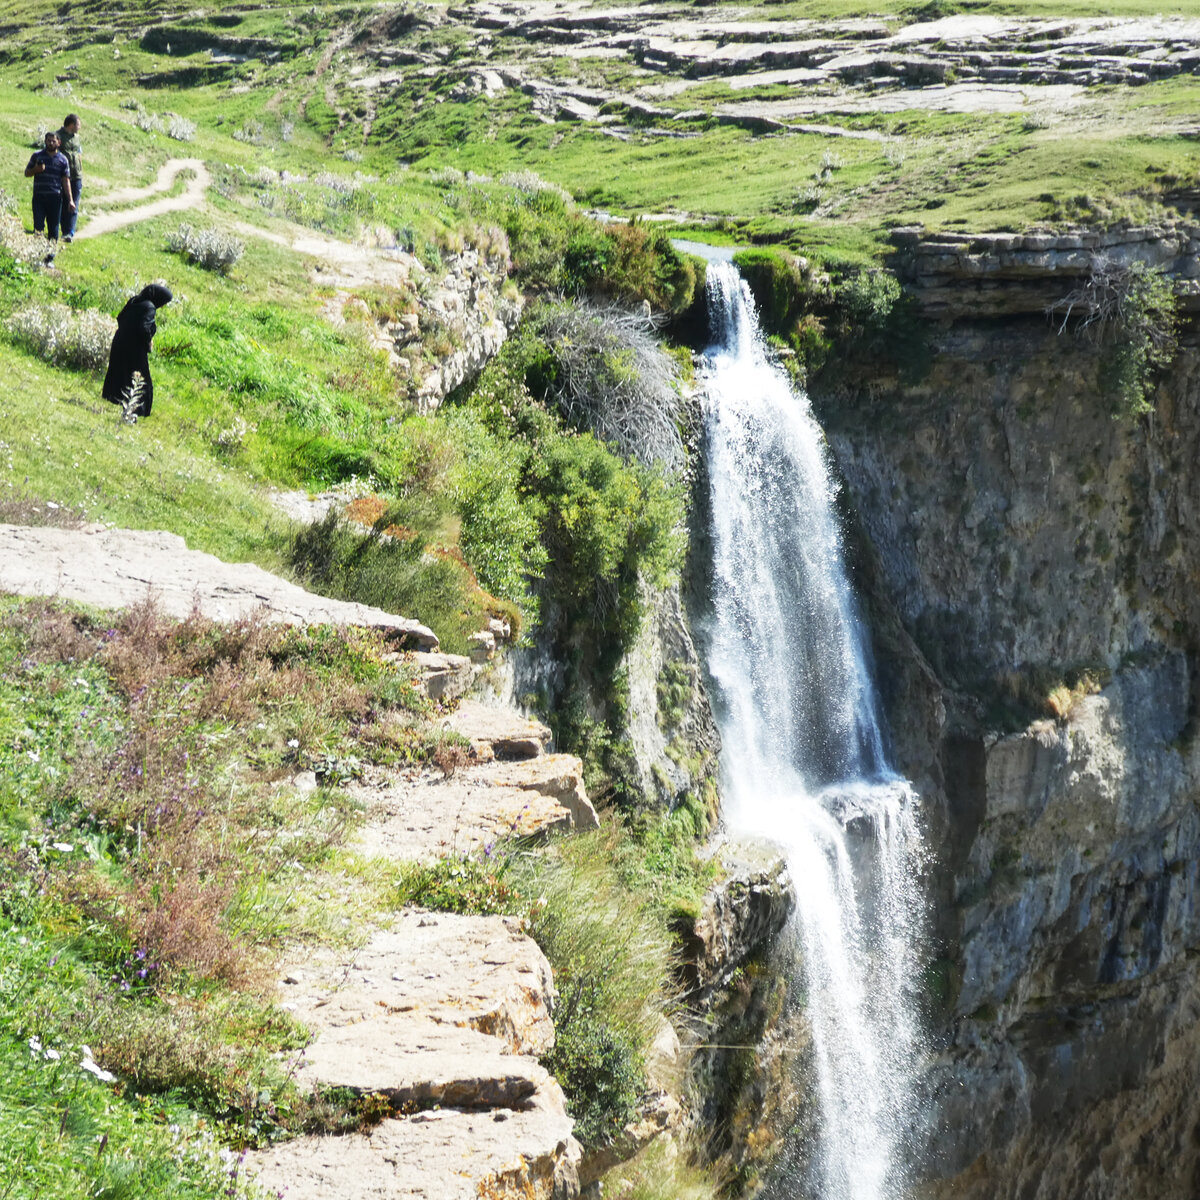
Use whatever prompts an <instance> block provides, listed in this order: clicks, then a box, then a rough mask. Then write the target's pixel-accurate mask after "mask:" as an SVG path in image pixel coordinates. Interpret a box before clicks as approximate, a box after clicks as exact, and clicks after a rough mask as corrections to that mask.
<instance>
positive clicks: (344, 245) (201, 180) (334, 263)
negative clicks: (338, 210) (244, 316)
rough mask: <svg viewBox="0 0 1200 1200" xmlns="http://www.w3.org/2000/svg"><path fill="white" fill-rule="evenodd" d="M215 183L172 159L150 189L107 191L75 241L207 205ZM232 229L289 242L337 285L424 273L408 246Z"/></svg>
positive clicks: (190, 163)
mask: <svg viewBox="0 0 1200 1200" xmlns="http://www.w3.org/2000/svg"><path fill="white" fill-rule="evenodd" d="M184 171H191V172H193V173H194V178H192V179H191V180H189V181H188V185H187V187H186V188H185V189H184V190H183V191H182V192H180V194H179V195H178V196H163V197H162V198H161V199H158V200H151V199H150V197H152V196H156V195H159V194H160V193H162V192H166V191H170V189H171V187H172V186H173V185H174V183H175V180H176V179H177V178H178V177H179V175H180V174H181V173H182V172H184ZM211 185H212V176H211V175H210V174H209V172H208V168H207V167H206V166H205V165H204V162H203V161H202V160H201V159H199V158H172V159H169V160H168V161H167V162H165V163H164V164H163V165H162V166H161V167H160V168H159V169H158V176H157V178H156V179H155V181H154V182H153V183H152V184H150V185H149V186H148V187H127V188H119V189H117V190H115V191H111V192H105V193H104V195H103V196H101V197H99V198H98V199H97V201H96V204H97V205H98V206H99V207H100V210H101V211H99V212H97V213H96V214H95V215H94V216H93V215H91V213H90V212H89V213H88V214H87V219H86V223H85V224H84V225H83V226H82V227H81V228H80V229H79V231H78V233H76V235H75V238H76V241H79V240H81V239H83V238H94V237H100V236H101V235H103V234H106V233H113V232H115V231H116V230H118V229H124V228H125V227H126V226H128V225H135V224H137V223H139V222H141V221H148V220H150V219H151V218H152V217H158V216H162V214H163V213H169V212H187V211H189V210H191V209H196V208H199V207H200V206H201V205H202V204H203V203H204V198H205V194H206V193H207V191H208V189H209V187H210V186H211ZM143 199H145V200H149V203H146V204H139V205H136V206H135V207H133V208H125V209H121V210H119V211H117V212H106V211H104V206H106V205H109V204H126V203H129V202H130V201H135V200H143ZM232 229H233V231H234V232H235V233H237V234H238V236H240V237H245V238H258V239H260V240H261V241H265V242H271V243H273V244H274V245H277V246H286V247H288V248H289V249H290V250H294V251H295V252H296V253H297V254H303V255H306V256H307V257H309V258H313V259H316V260H317V265H316V266H315V267H314V273H315V275H316V276H317V277H318V281H319V282H321V283H324V284H327V285H330V286H333V287H350V288H354V287H361V286H364V285H371V284H375V285H382V286H387V287H398V286H400V285H401V284H403V283H404V281H405V280H406V279H407V278H408V276H409V274H410V273H412V272H414V271H415V272H416V273H417V274H423V273H424V272H423V269H422V267H421V265H420V263H419V261H418V260H417V259H415V258H414V257H413V256H412V255H411V254H408V253H407V252H406V251H404V250H400V249H399V248H397V247H394V246H392V247H389V246H382V245H377V246H370V245H362V244H359V245H356V244H354V243H352V242H343V241H339V240H338V239H336V238H331V237H322V236H321V235H320V234H318V233H315V232H313V231H312V230H308V229H305V230H299V229H296V230H289V232H287V233H281V232H277V231H275V230H271V229H264V228H262V227H261V226H258V225H252V224H251V223H250V222H249V221H235V222H234V223H233V225H232Z"/></svg>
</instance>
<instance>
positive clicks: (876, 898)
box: [704, 263, 920, 1200]
mask: <svg viewBox="0 0 1200 1200" xmlns="http://www.w3.org/2000/svg"><path fill="white" fill-rule="evenodd" d="M708 280H709V283H708V288H709V291H708V301H709V311H710V313H712V323H713V345H712V346H711V347H710V348H709V350H708V351H707V353H706V355H705V367H704V380H705V389H706V395H707V410H706V414H705V437H706V442H707V455H708V460H707V461H708V472H709V481H710V505H711V521H712V538H713V613H712V618H711V621H710V623H709V627H708V629H707V642H708V654H709V670H710V673H711V675H712V677H713V680H714V682H715V683H716V690H717V707H718V723H719V725H720V729H721V740H722V746H723V749H722V756H721V767H722V774H723V777H724V793H725V797H726V805H727V807H726V811H727V816H728V820H729V824H730V825H731V827H733V828H734V829H735V830H737V831H739V832H743V833H747V834H752V835H756V836H762V837H768V838H770V839H772V840H773V841H775V842H779V843H782V844H784V845H785V846H786V848H787V852H788V859H789V865H790V869H791V874H792V879H793V880H794V883H795V888H796V899H797V914H798V921H799V944H800V947H801V952H802V956H803V962H802V966H801V970H802V973H803V979H804V983H805V986H806V988H807V1000H806V1012H807V1016H808V1018H809V1020H810V1022H811V1025H812V1030H813V1044H814V1050H815V1060H816V1074H817V1078H816V1081H815V1082H816V1084H817V1088H818V1094H819V1100H820V1120H819V1126H820V1134H819V1137H820V1145H819V1146H818V1148H817V1153H816V1155H815V1161H816V1166H817V1171H818V1175H819V1178H818V1181H817V1189H818V1190H817V1193H816V1194H817V1195H819V1196H820V1197H821V1200H896V1198H897V1197H899V1196H901V1195H902V1194H903V1192H904V1189H905V1181H906V1166H907V1162H906V1159H907V1153H906V1147H905V1144H904V1143H905V1135H906V1130H908V1129H909V1128H911V1126H912V1123H913V1108H914V1104H915V1100H914V1096H913V1087H912V1079H913V1077H914V1071H915V1067H916V1062H915V1059H916V1057H917V1055H918V1053H919V1048H920V1031H919V1022H918V1020H917V1017H916V1012H915V1005H914V1003H913V995H912V993H913V979H914V975H915V970H916V964H915V954H916V952H915V945H916V940H917V935H918V933H919V928H920V896H919V892H918V889H917V887H916V883H915V878H914V876H915V873H916V866H917V861H918V858H919V855H920V838H919V834H918V832H917V828H916V823H915V819H914V813H913V808H914V803H913V799H914V798H913V795H912V790H911V788H910V787H909V786H908V784H907V783H905V782H904V781H903V780H902V779H900V778H898V777H897V776H896V775H895V774H894V773H893V772H892V771H891V769H890V768H889V766H888V763H887V758H886V754H885V751H884V739H883V735H882V732H881V730H882V727H881V723H880V720H879V716H878V712H877V708H876V701H875V693H874V687H873V682H872V678H871V670H870V664H869V661H868V658H867V653H866V650H865V646H864V640H863V635H862V629H861V622H860V619H859V616H858V613H857V610H856V606H855V603H854V597H853V593H852V592H851V590H850V587H849V584H848V581H847V579H846V574H845V569H844V566H843V562H842V546H841V535H840V530H839V528H838V523H837V519H836V516H835V513H834V505H833V501H834V496H835V489H834V485H833V483H832V482H831V479H830V472H829V465H828V462H827V459H826V452H825V446H824V441H823V437H822V434H821V430H820V427H819V426H818V425H817V423H816V421H815V420H814V418H813V416H812V413H811V411H810V409H809V405H808V401H807V399H806V398H805V397H803V396H802V395H798V394H797V393H796V392H795V391H793V389H792V388H791V386H790V384H789V382H788V380H787V377H786V375H785V374H784V373H783V372H782V371H781V370H780V369H779V368H778V367H777V366H776V365H774V364H773V363H772V362H771V361H770V360H769V359H768V357H767V355H766V352H765V350H764V347H763V344H762V340H761V335H760V333H759V331H758V323H757V319H756V316H755V311H754V304H753V300H752V299H751V296H750V293H749V289H748V288H747V286H746V284H745V282H744V281H743V280H742V279H741V277H740V276H739V275H738V273H737V271H736V270H735V269H734V268H733V267H732V266H729V265H727V264H717V263H713V264H710V265H709V268H708Z"/></svg>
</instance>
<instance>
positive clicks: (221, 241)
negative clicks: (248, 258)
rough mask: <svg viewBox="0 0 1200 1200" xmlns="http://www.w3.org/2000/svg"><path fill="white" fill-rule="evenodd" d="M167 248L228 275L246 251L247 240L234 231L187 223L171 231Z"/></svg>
mask: <svg viewBox="0 0 1200 1200" xmlns="http://www.w3.org/2000/svg"><path fill="white" fill-rule="evenodd" d="M167 249H168V250H170V251H171V253H172V254H179V255H182V256H183V257H184V258H185V259H186V260H187V261H188V262H190V263H193V264H194V265H195V266H198V267H203V268H204V269H205V270H206V271H216V272H217V273H218V274H220V275H227V274H228V273H229V272H230V271H231V270H233V268H234V266H235V264H236V263H237V261H238V259H240V258H241V257H242V255H243V254H244V253H245V251H246V244H245V242H242V241H240V240H239V239H238V238H235V237H234V236H233V235H232V234H228V233H221V232H220V231H219V230H216V229H196V228H194V227H193V226H191V225H187V224H183V225H180V226H179V228H178V229H177V230H176V231H175V232H174V233H168V234H167Z"/></svg>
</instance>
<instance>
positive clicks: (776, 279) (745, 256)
mask: <svg viewBox="0 0 1200 1200" xmlns="http://www.w3.org/2000/svg"><path fill="white" fill-rule="evenodd" d="M733 263H734V266H736V267H737V269H738V270H739V271H740V272H741V274H742V278H743V279H745V280H746V282H747V283H748V284H749V285H750V291H751V292H752V293H753V295H754V302H755V305H756V306H757V308H758V314H759V320H760V322H761V323H762V327H763V328H764V329H765V330H766V331H767V332H768V333H775V334H787V333H790V331H791V330H792V328H793V327H794V325H795V323H796V321H797V320H798V319H799V318H800V316H801V314H802V313H803V312H805V311H806V310H807V309H808V308H809V307H811V304H812V297H813V285H812V282H811V280H810V279H808V278H806V277H805V274H804V271H803V270H802V268H801V266H800V263H799V262H797V260H796V258H795V256H793V255H791V254H788V253H787V251H786V250H782V249H780V248H778V247H775V246H770V247H755V248H753V249H749V250H739V251H738V252H737V253H736V254H735V255H734V256H733Z"/></svg>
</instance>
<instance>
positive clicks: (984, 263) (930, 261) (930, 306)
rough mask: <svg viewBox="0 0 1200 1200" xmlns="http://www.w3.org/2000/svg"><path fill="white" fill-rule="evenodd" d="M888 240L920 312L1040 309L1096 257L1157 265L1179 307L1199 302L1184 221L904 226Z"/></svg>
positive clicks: (1194, 235)
mask: <svg viewBox="0 0 1200 1200" xmlns="http://www.w3.org/2000/svg"><path fill="white" fill-rule="evenodd" d="M892 240H893V242H894V243H895V245H896V253H895V255H894V256H893V265H894V266H895V268H896V271H897V273H898V274H899V275H900V277H901V278H902V279H903V280H904V281H905V283H906V284H908V286H909V291H910V295H912V296H913V297H914V298H915V299H916V300H917V302H918V303H919V304H920V306H921V308H922V310H923V311H924V314H925V315H926V316H927V317H935V318H938V317H940V318H945V317H951V318H953V317H957V316H963V315H967V314H969V315H970V316H971V317H972V318H974V319H979V318H982V317H998V316H1003V317H1009V316H1014V315H1018V314H1026V313H1030V314H1038V315H1041V314H1043V313H1045V312H1046V311H1047V309H1051V308H1053V307H1054V306H1056V305H1058V304H1060V302H1061V301H1062V300H1063V297H1064V296H1065V295H1067V294H1068V292H1069V291H1070V290H1071V288H1072V286H1073V285H1075V284H1077V282H1078V281H1080V280H1083V279H1086V278H1087V277H1088V276H1089V275H1090V274H1091V273H1092V272H1093V271H1094V269H1095V268H1096V266H1097V264H1098V263H1105V264H1111V265H1113V266H1116V267H1118V268H1128V267H1130V266H1132V265H1133V264H1135V263H1136V264H1140V265H1142V266H1145V267H1149V268H1153V269H1156V270H1161V271H1165V272H1167V273H1168V274H1169V275H1170V276H1171V280H1172V283H1173V285H1174V289H1175V293H1176V295H1177V297H1178V298H1179V301H1180V303H1181V306H1182V307H1183V308H1184V309H1186V310H1188V311H1193V310H1195V309H1198V308H1200V227H1197V226H1196V225H1193V224H1191V223H1189V222H1186V221H1171V222H1166V223H1164V224H1162V225H1127V226H1122V227H1118V228H1115V229H1109V230H1104V231H1098V230H1089V229H1079V230H1075V231H1072V232H1069V233H1061V232H1057V233H1056V232H1048V231H1047V232H1038V233H987V234H966V233H932V234H926V233H925V232H924V230H922V229H920V228H916V227H912V228H900V229H895V230H893V231H892ZM1063 315H1064V314H1062V313H1061V312H1060V314H1059V316H1060V320H1061V318H1062V316H1063Z"/></svg>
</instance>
